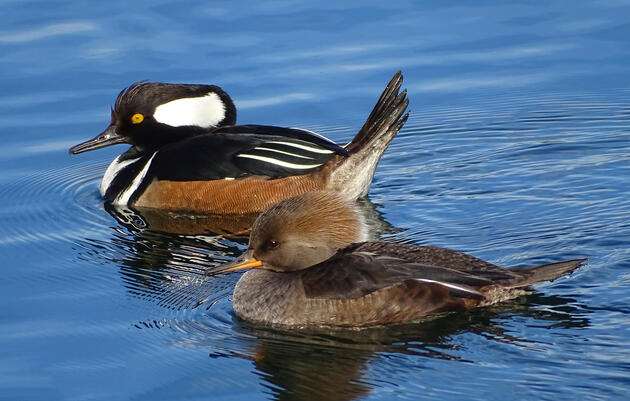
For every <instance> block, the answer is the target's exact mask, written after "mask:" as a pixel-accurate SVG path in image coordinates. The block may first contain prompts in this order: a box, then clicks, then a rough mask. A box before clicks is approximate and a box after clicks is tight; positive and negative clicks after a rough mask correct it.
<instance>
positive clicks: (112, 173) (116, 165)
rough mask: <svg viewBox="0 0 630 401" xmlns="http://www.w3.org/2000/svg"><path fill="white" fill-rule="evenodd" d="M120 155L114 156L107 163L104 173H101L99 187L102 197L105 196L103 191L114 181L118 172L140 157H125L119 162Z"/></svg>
mask: <svg viewBox="0 0 630 401" xmlns="http://www.w3.org/2000/svg"><path fill="white" fill-rule="evenodd" d="M121 156H122V155H120V156H118V157H117V158H115V159H114V161H113V162H111V163H110V164H109V167H107V170H105V174H104V175H103V179H102V180H101V186H100V188H99V189H100V192H101V196H103V197H104V196H105V193H106V192H107V188H109V186H110V185H112V182H113V181H114V179H115V178H116V176H117V175H118V173H120V171H121V170H123V169H124V168H125V167H127V166H128V165H130V164H132V163H135V162H137V161H138V160H140V159H141V157H136V158H135V159H127V160H123V161H122V162H121V161H120V157H121Z"/></svg>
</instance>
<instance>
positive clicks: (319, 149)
mask: <svg viewBox="0 0 630 401" xmlns="http://www.w3.org/2000/svg"><path fill="white" fill-rule="evenodd" d="M267 143H277V144H278V145H285V146H292V147H294V148H298V149H302V150H307V151H309V152H313V153H320V154H330V153H334V152H333V151H332V150H328V149H322V148H314V147H312V146H306V145H301V144H299V143H292V142H283V141H269V142H267Z"/></svg>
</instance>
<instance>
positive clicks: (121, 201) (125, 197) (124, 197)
mask: <svg viewBox="0 0 630 401" xmlns="http://www.w3.org/2000/svg"><path fill="white" fill-rule="evenodd" d="M156 154H157V152H155V153H153V154H152V155H151V158H150V159H149V160H148V161H147V163H146V164H145V165H144V167H143V168H142V170H141V171H140V172H139V173H138V175H136V178H134V179H133V181H132V182H131V184H130V185H129V186H128V187H127V189H125V190H124V191H123V192H121V193H120V195H118V196H117V197H116V199H115V200H114V203H115V204H118V205H126V204H128V203H129V199H131V196H132V195H133V193H134V192H136V190H137V189H138V187H139V186H140V184H141V183H142V180H143V179H144V177H145V176H146V175H147V171H149V167H150V166H151V162H152V161H153V158H154V157H155V155H156Z"/></svg>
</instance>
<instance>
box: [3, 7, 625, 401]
mask: <svg viewBox="0 0 630 401" xmlns="http://www.w3.org/2000/svg"><path fill="white" fill-rule="evenodd" d="M474 3H475V4H472V3H470V2H454V1H443V2H423V3H422V4H421V3H418V2H411V1H409V2H382V1H363V2H344V1H334V2H333V1H330V2H325V1H324V2H321V1H320V2H304V3H301V2H294V1H282V0H280V1H272V2H256V1H247V2H233V1H223V2H222V1H216V2H195V1H180V2H176V1H159V0H158V1H141V2H123V1H115V0H114V1H107V2H70V1H46V2H42V1H28V0H26V1H19V2H18V1H10V0H9V1H2V2H0V4H1V5H2V10H3V12H2V17H1V20H2V24H0V71H1V72H2V73H1V74H0V88H2V91H1V92H0V138H1V139H2V146H0V267H1V268H2V275H3V278H2V280H0V305H1V310H2V312H1V313H0V399H2V400H77V401H78V400H146V399H151V400H180V399H181V400H190V399H218V400H219V399H220V400H304V399H307V400H309V399H310V400H350V399H365V400H391V399H410V400H418V399H441V400H461V399H486V400H506V399H535V400H577V399H579V400H613V399H627V397H628V394H630V295H629V294H630V74H629V68H628V65H630V22H628V21H629V19H628V17H629V16H630V2H628V1H623V0H601V1H583V2H578V3H569V2H564V1H534V2H522V3H514V2H501V1H481V2H474ZM398 69H401V70H402V71H403V73H404V75H405V82H404V87H406V88H407V89H408V94H409V98H410V101H411V103H410V110H411V117H410V119H409V121H408V122H407V124H406V125H405V127H404V128H403V130H402V131H401V132H400V134H399V135H398V136H397V137H396V139H395V140H394V141H393V143H392V145H391V146H390V148H389V150H388V151H387V153H386V154H385V156H384V157H383V159H382V161H381V163H380V165H379V168H378V170H377V173H376V176H375V178H374V182H373V185H372V189H371V191H370V194H369V200H368V201H365V202H364V207H365V208H366V210H367V211H368V212H370V213H371V214H372V216H373V220H374V221H376V223H377V224H376V225H377V226H378V227H379V228H378V230H377V232H378V233H380V235H381V236H382V237H384V238H385V239H387V240H391V241H398V242H409V243H417V244H432V245H438V246H446V247H451V248H455V249H459V250H462V251H465V252H468V253H471V254H473V255H475V256H478V257H481V258H484V259H486V260H489V261H491V262H493V263H497V264H500V265H505V266H525V265H534V264H539V263H546V262H551V261H558V260H562V259H569V258H577V257H588V258H589V262H588V265H586V266H585V267H583V268H581V269H580V270H579V271H577V272H576V273H574V274H573V275H571V276H570V277H566V278H562V279H559V280H557V281H555V282H553V283H546V284H542V285H539V286H537V288H536V292H535V293H534V294H532V295H530V296H527V297H522V298H519V299H516V300H513V301H510V302H506V303H504V304H500V305H496V306H494V307H491V308H485V309H479V310H475V311H472V312H468V313H456V314H449V315H446V316H441V317H439V318H436V319H433V320H430V321H427V322H424V323H418V324H413V325H406V326H398V327H390V328H374V329H369V330H350V331H332V332H330V331H329V332H326V331H310V332H306V331H279V330H271V329H264V328H259V327H254V326H251V325H249V324H248V323H246V322H243V321H241V320H239V319H238V318H236V317H235V315H234V313H233V311H232V306H231V303H230V295H231V291H232V289H233V286H234V284H235V282H236V281H237V280H238V274H233V275H228V276H223V277H219V278H212V279H208V278H205V277H204V276H203V271H204V269H206V268H208V267H210V266H215V265H217V264H218V263H220V262H222V261H226V260H231V259H232V258H233V257H235V256H236V255H238V254H239V253H240V252H241V251H242V250H243V249H244V247H245V246H246V237H245V238H242V237H241V238H228V237H225V236H217V235H214V234H212V233H209V232H208V230H204V229H203V227H204V224H205V222H204V221H203V219H201V220H200V219H196V220H195V221H192V220H191V219H187V218H186V216H164V215H159V214H158V215H156V216H147V215H140V216H139V215H136V214H134V213H133V212H132V211H129V210H112V209H111V208H109V207H108V206H107V205H104V204H103V201H102V200H101V198H100V195H99V193H98V186H99V182H100V179H101V177H102V175H103V172H104V170H105V168H106V166H107V164H108V163H109V162H110V161H111V160H112V159H113V158H114V157H115V156H116V155H117V154H119V153H121V152H122V151H123V150H124V149H125V148H124V147H123V146H120V145H119V146H115V147H112V148H107V149H103V150H100V151H95V152H90V153H86V154H82V155H79V156H70V155H69V154H68V152H67V149H68V148H69V147H70V146H72V145H74V144H77V143H79V142H81V141H83V140H86V139H89V138H91V137H93V136H95V135H96V134H98V133H99V132H101V131H102V130H103V129H104V128H105V127H106V125H107V124H108V122H109V113H110V109H109V108H110V105H111V104H112V103H113V101H114V100H115V97H116V95H117V94H118V92H119V91H120V90H121V89H122V88H124V87H125V86H127V85H129V84H131V83H132V82H134V81H138V80H157V81H166V82H188V83H209V84H216V85H220V86H222V87H223V88H224V89H225V90H226V91H227V92H228V93H230V94H231V95H232V97H233V98H234V100H235V102H236V105H237V107H238V113H239V115H238V120H239V122H240V123H258V124H273V125H280V126H299V127H304V128H308V129H313V130H316V131H318V132H320V133H322V134H324V135H326V136H328V137H330V138H332V139H334V140H336V141H339V142H345V141H348V140H349V139H350V138H352V136H353V135H354V134H355V133H356V132H357V130H358V129H359V127H360V126H361V125H362V124H363V121H364V119H365V117H366V116H367V115H368V114H369V112H370V110H371V107H372V106H373V104H374V103H375V102H376V100H377V98H378V95H379V94H380V91H381V90H382V89H383V88H384V86H385V84H386V83H387V81H388V80H389V79H390V78H391V76H392V75H393V74H394V72H395V71H396V70H398ZM199 227H201V228H199ZM199 302H201V303H199ZM195 306H196V307H195Z"/></svg>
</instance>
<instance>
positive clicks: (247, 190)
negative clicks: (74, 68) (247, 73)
mask: <svg viewBox="0 0 630 401" xmlns="http://www.w3.org/2000/svg"><path fill="white" fill-rule="evenodd" d="M401 84H402V74H401V73H400V71H398V72H397V73H396V74H395V75H394V77H393V78H392V80H391V81H390V82H389V84H388V85H387V87H386V88H385V90H384V92H383V94H382V95H381V97H380V99H379V100H378V102H377V103H376V106H375V107H374V109H373V110H372V113H371V114H370V116H369V117H368V118H367V121H366V122H365V124H364V125H363V127H362V128H361V130H359V132H358V133H357V135H356V136H355V138H354V139H353V140H352V141H351V142H350V143H349V144H348V145H346V146H345V147H341V146H339V145H337V144H335V143H334V142H332V141H330V140H328V139H327V138H324V137H323V136H321V135H319V134H316V133H314V132H311V131H308V130H303V129H297V128H281V127H273V126H264V125H240V126H239V125H234V124H235V123H236V108H235V107H234V104H233V103H232V100H231V99H230V97H229V96H228V95H227V93H225V92H224V91H223V90H221V88H219V87H217V86H212V85H183V84H165V83H157V82H140V83H135V84H133V85H131V86H130V87H129V88H127V89H125V90H123V91H122V92H120V94H119V95H118V99H117V100H116V104H115V105H114V107H113V109H112V118H111V123H110V125H109V126H108V127H107V129H106V130H105V131H104V132H102V133H101V134H99V135H98V136H97V137H95V138H94V139H91V140H89V141H87V142H84V143H81V144H79V145H76V146H74V147H72V148H71V149H70V153H73V154H77V153H82V152H85V151H88V150H94V149H99V148H102V147H105V146H109V145H113V144H117V143H128V144H131V145H132V146H131V148H130V149H129V150H127V151H126V152H125V153H123V154H122V155H120V156H118V157H117V158H116V159H115V160H114V161H113V162H112V163H111V164H110V166H109V167H108V169H107V171H106V172H105V175H104V177H103V180H102V182H101V188H100V190H101V195H102V196H103V197H105V198H106V199H107V200H108V201H109V202H111V203H113V204H116V205H125V206H129V207H133V206H137V207H148V208H157V209H166V210H171V211H182V212H201V213H205V214H246V213H255V212H260V211H262V210H264V209H265V208H267V207H269V206H271V205H273V204H275V203H277V202H278V201H280V200H282V199H285V198H288V197H291V196H294V195H298V194H301V193H304V192H307V191H313V190H331V191H335V192H339V193H341V194H343V196H344V197H345V198H347V199H356V198H359V197H361V196H364V195H365V194H366V193H367V191H368V189H369V187H370V184H371V182H372V177H373V175H374V170H375V169H376V165H377V163H378V161H379V159H380V157H381V156H382V155H383V152H385V149H386V148H387V146H388V145H389V143H390V142H391V140H392V139H393V138H394V136H395V135H396V133H398V131H399V130H400V128H401V127H402V126H403V124H404V123H405V121H406V120H407V117H408V113H407V114H404V113H405V110H406V108H407V105H408V100H407V99H406V90H403V91H402V92H400V87H401Z"/></svg>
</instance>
